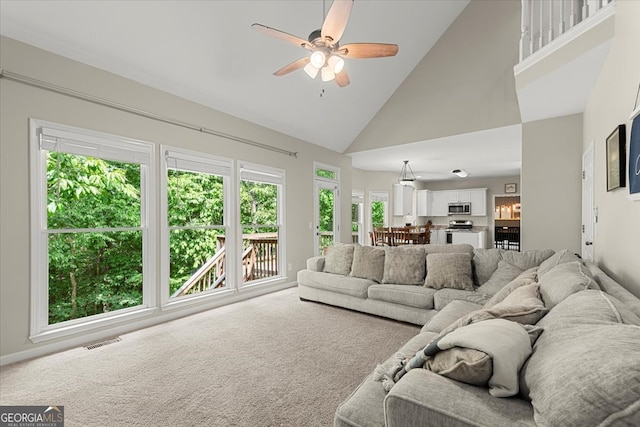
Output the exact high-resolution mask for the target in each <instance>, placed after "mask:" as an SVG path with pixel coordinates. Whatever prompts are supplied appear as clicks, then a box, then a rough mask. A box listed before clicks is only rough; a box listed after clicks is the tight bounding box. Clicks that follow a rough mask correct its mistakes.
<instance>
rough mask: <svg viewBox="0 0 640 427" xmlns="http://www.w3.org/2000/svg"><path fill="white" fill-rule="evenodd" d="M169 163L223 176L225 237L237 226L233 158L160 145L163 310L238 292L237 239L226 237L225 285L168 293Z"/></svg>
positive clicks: (190, 169) (161, 292) (161, 290)
mask: <svg viewBox="0 0 640 427" xmlns="http://www.w3.org/2000/svg"><path fill="white" fill-rule="evenodd" d="M169 163H172V165H171V166H172V167H178V168H179V169H181V170H188V171H191V172H202V173H210V174H214V175H220V176H222V177H223V192H222V194H223V196H222V198H223V203H224V211H223V219H222V221H223V225H222V226H221V227H219V228H223V229H224V231H225V235H226V236H229V235H230V231H231V230H232V229H233V228H234V227H232V226H231V224H233V222H232V221H233V220H232V218H234V215H235V211H236V210H235V208H234V205H235V203H233V202H232V201H231V193H232V186H233V184H234V183H233V179H232V177H233V160H231V159H228V158H226V157H220V156H216V155H213V154H206V153H202V152H199V151H192V150H187V149H184V148H179V147H172V146H169V145H161V146H160V159H159V164H160V224H161V226H160V228H161V231H160V257H161V258H160V259H161V260H162V261H161V263H160V264H161V271H160V283H161V286H160V305H161V308H162V310H171V309H175V308H180V307H184V306H190V305H194V304H199V303H203V302H206V301H209V300H211V299H215V298H220V297H223V296H229V295H230V294H234V293H236V291H237V290H236V289H235V288H234V287H231V286H229V284H230V283H236V276H235V272H234V268H233V262H234V256H233V254H234V253H235V246H236V244H235V242H234V239H226V240H225V245H226V247H227V249H226V250H227V264H226V272H225V273H226V280H225V282H226V286H225V287H223V288H219V289H211V290H208V291H203V292H199V293H197V294H193V295H184V296H180V297H176V298H171V295H170V294H169V277H170V271H169V257H170V253H169V251H170V246H169V224H168V200H167V190H168V188H167V185H168V184H167V172H168V170H169ZM216 228H217V227H216ZM229 254H232V256H229Z"/></svg>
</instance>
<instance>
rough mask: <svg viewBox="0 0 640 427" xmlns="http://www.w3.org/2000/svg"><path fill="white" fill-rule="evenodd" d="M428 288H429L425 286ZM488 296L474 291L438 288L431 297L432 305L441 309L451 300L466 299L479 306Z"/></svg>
mask: <svg viewBox="0 0 640 427" xmlns="http://www.w3.org/2000/svg"><path fill="white" fill-rule="evenodd" d="M427 289H430V288H427ZM487 299H488V297H487V296H486V295H485V294H481V293H480V292H476V291H465V290H462V289H447V288H445V289H440V290H438V291H437V292H436V294H435V295H434V297H433V307H434V308H435V309H436V310H442V309H443V308H445V307H447V306H448V305H449V304H451V303H452V302H453V301H468V302H471V303H474V304H477V305H479V306H482V304H484V303H486V302H487Z"/></svg>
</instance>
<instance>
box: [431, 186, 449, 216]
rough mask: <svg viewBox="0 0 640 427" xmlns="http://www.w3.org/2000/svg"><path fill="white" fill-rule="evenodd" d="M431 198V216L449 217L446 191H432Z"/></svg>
mask: <svg viewBox="0 0 640 427" xmlns="http://www.w3.org/2000/svg"><path fill="white" fill-rule="evenodd" d="M432 197H433V209H432V211H431V215H432V216H447V215H449V209H448V207H449V192H448V191H434V192H433V194H432Z"/></svg>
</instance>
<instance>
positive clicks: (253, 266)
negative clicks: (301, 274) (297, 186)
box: [239, 162, 284, 284]
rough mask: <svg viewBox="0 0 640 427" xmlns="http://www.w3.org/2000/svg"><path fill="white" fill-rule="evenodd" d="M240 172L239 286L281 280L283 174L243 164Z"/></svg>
mask: <svg viewBox="0 0 640 427" xmlns="http://www.w3.org/2000/svg"><path fill="white" fill-rule="evenodd" d="M239 168H240V226H241V227H242V246H241V254H240V259H241V264H242V283H243V284H249V283H255V281H262V280H265V279H269V278H273V277H277V276H281V275H282V272H283V271H284V269H283V265H284V263H283V260H282V253H283V251H282V243H283V242H284V239H283V238H282V230H283V229H282V206H283V205H284V203H283V185H284V171H283V170H281V169H274V168H267V167H264V166H259V165H254V164H250V163H246V162H241V163H240V164H239Z"/></svg>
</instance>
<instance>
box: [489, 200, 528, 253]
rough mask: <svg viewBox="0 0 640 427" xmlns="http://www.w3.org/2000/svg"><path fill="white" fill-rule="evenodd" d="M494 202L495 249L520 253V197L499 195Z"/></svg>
mask: <svg viewBox="0 0 640 427" xmlns="http://www.w3.org/2000/svg"><path fill="white" fill-rule="evenodd" d="M493 200H494V202H493V206H494V209H493V212H494V213H493V224H494V227H493V247H494V248H500V249H505V250H509V251H520V247H521V242H522V235H521V233H520V230H521V228H520V213H521V205H520V195H519V194H513V195H512V194H509V195H497V196H494V198H493Z"/></svg>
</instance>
